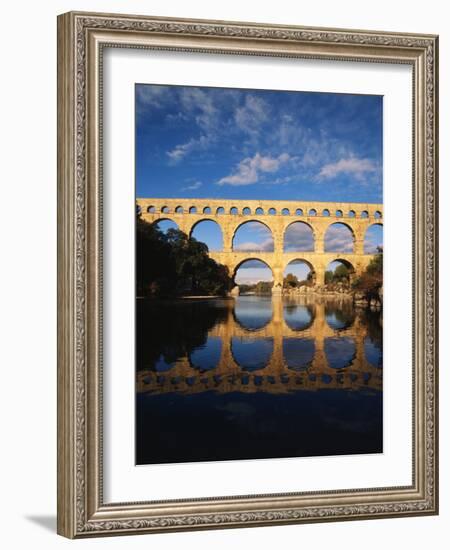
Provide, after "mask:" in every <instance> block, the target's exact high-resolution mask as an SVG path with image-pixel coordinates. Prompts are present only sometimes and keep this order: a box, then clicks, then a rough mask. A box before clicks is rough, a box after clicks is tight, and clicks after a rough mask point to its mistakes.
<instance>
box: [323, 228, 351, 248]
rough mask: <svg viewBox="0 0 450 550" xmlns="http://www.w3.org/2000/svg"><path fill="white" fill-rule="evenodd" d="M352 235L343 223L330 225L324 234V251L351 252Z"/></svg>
mask: <svg viewBox="0 0 450 550" xmlns="http://www.w3.org/2000/svg"><path fill="white" fill-rule="evenodd" d="M353 250H354V244H353V236H352V233H351V231H350V229H349V228H348V227H347V226H346V225H343V224H336V225H331V226H330V227H329V228H328V230H327V232H326V234H325V252H353Z"/></svg>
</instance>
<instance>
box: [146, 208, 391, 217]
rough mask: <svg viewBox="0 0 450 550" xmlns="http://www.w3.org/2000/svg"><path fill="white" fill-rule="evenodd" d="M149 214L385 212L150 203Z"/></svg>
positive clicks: (328, 214)
mask: <svg viewBox="0 0 450 550" xmlns="http://www.w3.org/2000/svg"><path fill="white" fill-rule="evenodd" d="M141 211H142V209H141V207H140V206H139V205H138V212H141ZM144 211H146V212H147V213H149V214H200V215H202V214H204V215H208V216H221V215H226V214H228V215H232V216H277V215H278V216H297V217H302V216H305V217H327V218H328V217H334V218H363V219H364V218H365V219H368V218H372V219H381V218H382V217H383V214H382V212H381V211H380V210H376V211H375V212H373V214H372V215H371V214H370V213H369V211H368V210H365V209H364V210H356V209H350V210H344V209H341V208H337V209H336V210H332V209H330V208H324V209H322V210H320V209H317V208H310V209H307V208H306V209H303V208H295V207H294V208H281V209H278V210H277V209H276V208H273V207H270V208H266V209H264V208H262V207H260V206H258V207H257V208H254V209H253V210H252V208H250V207H249V206H244V207H241V208H238V207H237V206H232V207H230V208H225V207H223V206H218V207H212V206H203V207H201V208H199V207H197V206H189V207H183V206H181V205H179V206H175V207H173V208H171V207H170V206H166V205H164V206H160V207H159V206H155V205H150V206H147V207H146V208H145V210H144Z"/></svg>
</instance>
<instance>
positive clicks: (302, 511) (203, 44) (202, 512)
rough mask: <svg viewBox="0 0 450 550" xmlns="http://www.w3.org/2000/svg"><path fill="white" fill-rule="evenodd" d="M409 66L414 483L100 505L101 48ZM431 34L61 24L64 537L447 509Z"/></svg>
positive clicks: (87, 16) (168, 22) (69, 18)
mask: <svg viewBox="0 0 450 550" xmlns="http://www.w3.org/2000/svg"><path fill="white" fill-rule="evenodd" d="M106 45H107V46H110V47H111V46H112V47H134V48H136V47H138V48H150V49H152V48H153V49H155V48H156V49H169V50H179V51H197V52H203V53H204V54H205V55H208V53H209V52H214V53H224V54H225V53H235V54H247V55H249V54H250V55H268V56H291V57H306V58H316V59H333V60H356V61H366V62H389V63H406V64H410V65H411V66H412V68H413V90H414V100H413V128H414V140H413V143H414V151H413V164H414V165H413V189H414V193H413V211H414V220H413V232H414V281H413V282H414V284H413V286H414V290H413V293H414V296H413V302H414V327H413V333H414V342H413V358H414V361H413V362H414V373H413V386H414V387H413V395H414V415H413V419H412V425H413V447H414V449H413V476H412V478H413V483H412V485H411V486H406V487H386V488H383V489H358V490H342V491H322V492H317V493H285V494H279V495H254V496H245V497H238V496H236V497H227V498H219V497H217V498H208V499H192V500H176V501H173V500H172V501H164V502H161V501H159V502H156V501H153V502H152V501H151V495H149V501H148V502H140V503H114V504H105V503H104V502H103V499H102V410H101V409H102V407H101V405H102V333H101V321H102V319H101V312H102V306H101V304H102V249H101V230H102V225H101V220H102V214H101V206H102V205H101V188H102V177H101V176H102V164H101V159H102V157H101V102H100V101H99V98H100V95H99V90H100V88H101V78H102V73H101V69H102V48H103V47H104V46H106ZM437 53H438V38H437V36H432V35H416V34H404V33H402V34H397V33H385V32H374V31H353V30H352V31H350V30H340V29H320V28H304V27H292V26H282V25H265V24H255V23H238V22H233V23H231V22H223V21H202V20H189V19H170V18H156V17H141V16H130V15H110V14H95V13H74V12H71V13H67V14H64V15H61V16H59V18H58V317H59V322H58V533H59V534H61V535H64V536H66V537H70V538H78V537H86V536H100V535H119V534H131V533H150V532H161V531H181V530H192V529H207V528H225V527H244V526H261V525H274V524H288V523H304V522H316V521H338V520H349V519H372V518H381V517H398V516H414V515H426V514H437V513H438V444H437V428H438V422H437V421H438V417H437V398H438V387H437V359H438V357H437V353H438V347H437V337H438V331H437V322H438V318H437V283H438V278H437V269H436V268H437V265H438V264H437V262H438V259H437V252H438V243H437V229H438V226H437V224H438V216H437V207H438V202H437V199H438V195H437V178H438V174H437V152H438V150H437V148H438V136H437V127H438V126H437V115H438V86H437V84H438V58H437Z"/></svg>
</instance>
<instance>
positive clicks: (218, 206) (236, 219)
mask: <svg viewBox="0 0 450 550" xmlns="http://www.w3.org/2000/svg"><path fill="white" fill-rule="evenodd" d="M137 208H138V209H139V211H140V212H141V215H142V218H143V219H144V220H146V221H148V222H157V221H161V220H172V221H174V222H175V223H176V224H177V225H178V227H179V229H180V230H181V231H183V232H184V233H186V234H187V235H191V233H192V231H193V229H194V228H195V226H196V225H197V224H198V223H200V222H201V221H203V220H213V221H215V222H217V224H218V225H219V226H220V228H221V230H222V236H223V250H222V251H221V252H215V251H210V253H209V254H210V256H211V257H212V258H213V259H214V260H216V261H217V262H219V263H221V264H223V265H226V266H227V267H228V269H229V272H230V274H232V275H233V276H234V275H235V274H236V271H237V269H238V268H239V266H240V265H241V264H242V263H243V262H244V261H246V260H249V259H258V260H262V261H263V262H265V263H266V264H267V265H268V266H269V267H270V268H271V270H272V273H273V278H274V288H275V289H280V288H281V286H282V284H283V273H284V269H285V267H286V266H287V264H288V263H289V262H291V261H293V260H304V261H305V262H307V263H308V264H309V266H310V268H311V269H312V271H313V274H314V275H315V281H316V283H317V284H323V283H324V279H325V270H326V268H327V266H328V264H329V263H330V262H332V261H333V260H341V261H342V262H343V263H344V264H346V265H347V267H349V268H350V270H351V271H352V272H354V274H355V275H359V274H360V273H361V272H362V271H364V269H365V268H366V267H367V265H368V264H369V262H370V260H371V259H372V257H373V255H371V254H365V253H364V239H365V235H366V231H367V229H368V228H369V227H370V226H371V225H374V224H377V225H382V224H383V205H381V204H367V203H338V202H304V201H255V200H253V201H252V200H249V201H242V200H235V201H232V200H217V199H156V198H139V199H137ZM248 221H258V222H261V223H263V224H264V225H265V226H266V227H268V228H269V230H270V231H271V233H272V237H273V241H274V250H273V252H263V251H255V252H249V251H240V250H233V238H234V235H235V233H236V231H237V230H238V228H239V227H240V226H241V225H243V224H244V223H246V222H248ZM299 221H301V222H304V223H306V224H307V225H309V227H310V228H311V229H312V232H313V237H314V243H315V246H314V251H308V252H302V251H296V252H285V251H284V250H283V242H284V235H285V232H286V229H287V228H288V227H289V226H290V225H291V224H292V223H294V222H299ZM337 222H339V223H343V224H345V225H346V226H347V227H348V228H349V229H350V231H351V233H352V235H353V241H354V246H353V252H351V253H348V252H326V251H325V247H324V241H325V234H326V231H327V229H328V228H329V226H330V225H332V224H333V223H337Z"/></svg>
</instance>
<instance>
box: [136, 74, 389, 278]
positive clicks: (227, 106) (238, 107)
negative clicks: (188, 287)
mask: <svg viewBox="0 0 450 550" xmlns="http://www.w3.org/2000/svg"><path fill="white" fill-rule="evenodd" d="M136 195H137V196H138V197H171V198H175V197H185V198H189V197H192V198H217V199H220V198H223V199H240V200H245V199H258V200H261V199H262V200H270V199H278V200H305V201H308V200H313V201H337V202H339V201H343V202H377V203H382V201H383V196H382V97H381V96H367V95H351V94H324V93H312V92H283V91H267V90H240V89H225V88H205V87H188V86H160V85H149V84H138V85H136ZM193 236H194V237H196V238H197V239H199V240H202V241H203V242H206V243H207V244H208V246H209V248H210V249H211V250H214V249H217V250H220V249H221V246H222V242H221V241H222V238H221V234H220V231H218V229H217V228H215V227H214V223H213V222H209V223H207V222H204V223H203V224H200V225H198V226H197V228H196V230H195V232H194V234H193ZM367 241H368V244H367V247H368V250H367V251H368V252H369V251H374V250H375V248H376V246H377V245H379V244H381V243H382V231H381V228H380V227H375V228H374V229H372V230H371V232H370V235H368V239H367ZM299 244H301V245H302V246H303V248H301V249H302V250H308V249H309V250H310V249H311V246H312V245H311V239H310V237H309V235H308V232H307V231H306V226H304V225H302V224H296V226H293V227H292V229H291V230H290V231H289V232H288V233H287V235H286V243H285V245H286V248H285V249H286V250H288V251H292V250H294V249H293V248H292V247H293V246H298V245H299ZM234 246H235V248H237V249H240V250H251V249H252V247H253V249H255V246H258V248H259V249H260V250H267V251H268V250H270V249H271V247H272V246H273V241H272V238H271V236H270V235H267V232H265V228H264V226H261V225H259V226H258V224H256V223H254V222H253V223H252V222H250V223H248V224H247V225H246V226H243V227H242V228H241V230H240V233H239V234H238V235H236V238H235V242H234ZM325 246H326V248H327V246H328V248H327V250H330V251H332V250H336V251H343V252H345V251H349V247H350V246H351V239H350V240H349V236H348V235H346V234H345V231H343V230H342V228H339V226H338V224H337V225H336V226H333V227H332V228H330V234H329V236H328V245H327V239H326V240H325ZM369 248H370V250H369ZM291 267H292V266H291ZM294 267H295V269H294V271H295V273H296V274H297V275H299V276H302V278H303V277H304V276H306V274H307V269H306V268H305V266H304V264H302V265H297V266H294ZM242 271H243V272H245V277H246V279H247V281H250V279H251V280H252V281H256V280H267V279H268V278H270V277H271V273H270V270H268V269H267V268H266V270H265V271H264V270H263V269H258V268H257V267H256V266H255V265H253V266H252V265H251V264H250V266H248V268H247V269H243V270H242ZM263 271H264V272H263ZM241 276H242V277H244V273H243V274H241Z"/></svg>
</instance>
